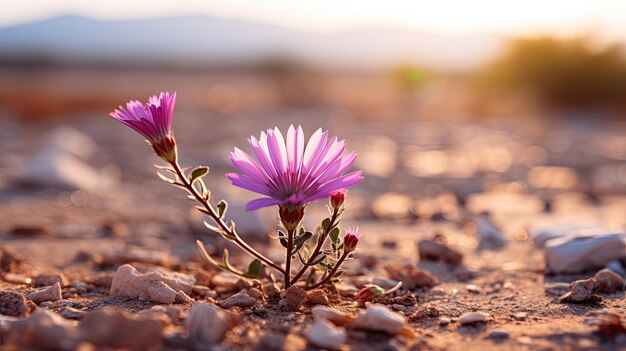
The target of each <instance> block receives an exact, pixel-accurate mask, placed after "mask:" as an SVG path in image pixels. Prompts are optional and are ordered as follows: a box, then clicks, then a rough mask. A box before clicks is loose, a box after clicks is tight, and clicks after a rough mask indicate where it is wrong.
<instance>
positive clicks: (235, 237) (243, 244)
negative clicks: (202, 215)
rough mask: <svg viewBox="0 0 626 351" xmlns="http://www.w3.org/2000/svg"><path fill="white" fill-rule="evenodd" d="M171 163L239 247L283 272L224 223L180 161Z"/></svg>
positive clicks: (214, 219) (181, 179) (179, 176)
mask: <svg viewBox="0 0 626 351" xmlns="http://www.w3.org/2000/svg"><path fill="white" fill-rule="evenodd" d="M170 165H172V167H173V168H174V171H175V172H176V175H178V178H180V181H181V182H182V184H183V186H184V187H185V189H187V191H189V193H190V194H191V195H193V197H194V198H195V199H196V201H198V202H199V203H201V204H202V206H203V207H204V208H205V209H206V211H207V212H206V213H208V215H209V216H210V217H211V218H212V219H213V221H214V222H215V223H216V224H217V225H218V226H219V227H220V229H221V230H222V231H224V232H225V233H226V234H228V236H229V237H231V238H232V239H233V241H234V242H235V244H237V246H239V248H241V249H242V250H244V251H246V252H248V253H249V254H250V255H252V256H253V257H256V258H258V259H259V260H260V261H261V262H263V263H265V264H267V265H268V266H270V267H272V268H274V269H276V270H277V271H279V272H281V273H282V272H284V271H283V269H282V268H281V267H280V266H279V265H277V264H276V263H274V262H272V260H270V259H269V258H267V257H265V256H263V255H262V254H261V253H259V252H257V251H256V250H255V249H253V248H252V247H251V246H250V245H248V243H246V242H245V241H243V240H242V239H241V238H240V237H239V235H237V233H236V232H235V231H234V230H230V228H229V227H228V226H227V225H226V223H224V221H223V220H222V218H221V217H220V216H219V215H217V214H216V213H215V211H214V210H213V207H211V205H209V203H208V201H206V200H205V199H204V198H203V197H202V195H200V194H198V192H197V191H196V189H195V188H194V187H193V186H192V185H191V183H190V182H189V181H188V180H187V177H185V174H184V173H183V171H182V170H181V169H180V165H179V164H178V162H172V163H170Z"/></svg>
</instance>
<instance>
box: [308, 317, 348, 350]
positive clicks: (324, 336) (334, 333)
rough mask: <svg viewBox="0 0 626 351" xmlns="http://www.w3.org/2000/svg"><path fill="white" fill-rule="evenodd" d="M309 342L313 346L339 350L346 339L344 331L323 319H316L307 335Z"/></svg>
mask: <svg viewBox="0 0 626 351" xmlns="http://www.w3.org/2000/svg"><path fill="white" fill-rule="evenodd" d="M307 338H308V340H309V342H310V343H311V344H313V345H315V346H318V347H321V348H325V349H330V350H339V349H340V347H341V344H343V343H344V342H345V341H346V332H345V330H343V328H337V327H335V326H334V325H332V324H331V323H330V322H327V321H326V320H324V319H316V320H315V322H314V323H313V326H312V327H311V329H310V330H309V333H308V335H307Z"/></svg>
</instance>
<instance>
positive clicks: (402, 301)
mask: <svg viewBox="0 0 626 351" xmlns="http://www.w3.org/2000/svg"><path fill="white" fill-rule="evenodd" d="M372 302H373V303H379V304H383V305H394V304H397V305H403V306H407V307H410V306H415V305H416V304H417V297H415V295H413V293H411V292H408V293H406V294H404V295H400V296H394V297H390V296H383V297H377V298H375V299H373V300H372Z"/></svg>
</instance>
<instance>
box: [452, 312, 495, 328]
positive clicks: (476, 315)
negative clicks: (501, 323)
mask: <svg viewBox="0 0 626 351" xmlns="http://www.w3.org/2000/svg"><path fill="white" fill-rule="evenodd" d="M490 318H491V315H489V314H488V313H484V312H472V313H465V314H463V315H462V316H461V317H459V323H461V325H468V324H474V323H480V322H487V321H488V320H489V319H490Z"/></svg>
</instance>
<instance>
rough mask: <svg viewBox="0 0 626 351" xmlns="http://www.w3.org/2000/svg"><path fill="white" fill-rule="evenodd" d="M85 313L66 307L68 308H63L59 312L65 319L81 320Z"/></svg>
mask: <svg viewBox="0 0 626 351" xmlns="http://www.w3.org/2000/svg"><path fill="white" fill-rule="evenodd" d="M85 313H87V312H85V311H82V310H79V309H76V308H72V307H68V306H66V307H63V308H62V309H61V311H60V312H59V314H60V315H61V317H63V318H65V319H81V318H83V316H84V315H85Z"/></svg>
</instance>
